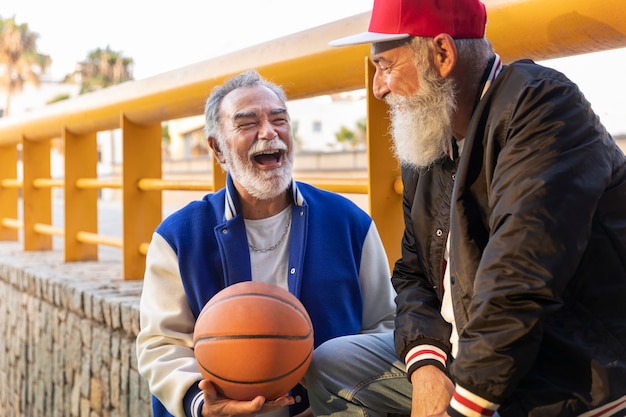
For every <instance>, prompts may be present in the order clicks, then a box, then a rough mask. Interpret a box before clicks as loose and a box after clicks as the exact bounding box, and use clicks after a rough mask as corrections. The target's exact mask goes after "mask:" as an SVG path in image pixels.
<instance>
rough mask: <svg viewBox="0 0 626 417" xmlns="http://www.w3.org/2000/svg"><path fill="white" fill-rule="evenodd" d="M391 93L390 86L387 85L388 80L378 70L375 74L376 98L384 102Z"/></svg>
mask: <svg viewBox="0 0 626 417" xmlns="http://www.w3.org/2000/svg"><path fill="white" fill-rule="evenodd" d="M389 91H390V90H389V86H388V85H387V80H386V79H385V76H384V74H383V73H382V72H381V71H379V70H376V72H375V73H374V97H376V98H377V99H379V100H382V99H384V98H385V96H386V95H387V94H388V93H389Z"/></svg>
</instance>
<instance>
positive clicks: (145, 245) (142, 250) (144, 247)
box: [139, 242, 150, 255]
mask: <svg viewBox="0 0 626 417" xmlns="http://www.w3.org/2000/svg"><path fill="white" fill-rule="evenodd" d="M148 246H150V244H149V243H146V242H144V243H142V244H141V245H139V253H140V254H142V255H146V254H148Z"/></svg>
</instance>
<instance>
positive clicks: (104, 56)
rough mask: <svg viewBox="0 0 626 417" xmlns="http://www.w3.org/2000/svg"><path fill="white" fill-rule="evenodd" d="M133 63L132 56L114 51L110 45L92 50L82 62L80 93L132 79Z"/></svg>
mask: <svg viewBox="0 0 626 417" xmlns="http://www.w3.org/2000/svg"><path fill="white" fill-rule="evenodd" d="M133 63H134V61H133V59H132V58H128V57H124V56H123V55H122V52H118V51H113V50H112V49H111V47H110V46H108V45H107V47H106V48H105V49H101V48H96V49H94V50H92V51H90V52H89V53H88V54H87V59H86V60H85V61H83V62H81V63H80V76H81V87H80V94H84V93H88V92H90V91H95V90H99V89H101V88H106V87H110V86H112V85H115V84H120V83H123V82H125V81H129V80H132V79H133V71H132V65H133Z"/></svg>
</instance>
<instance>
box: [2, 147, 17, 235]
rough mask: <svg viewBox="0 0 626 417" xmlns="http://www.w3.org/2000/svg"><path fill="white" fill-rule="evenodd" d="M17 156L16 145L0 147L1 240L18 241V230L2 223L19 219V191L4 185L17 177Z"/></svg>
mask: <svg viewBox="0 0 626 417" xmlns="http://www.w3.org/2000/svg"><path fill="white" fill-rule="evenodd" d="M17 155H18V153H17V146H16V145H15V144H13V145H6V146H0V240H17V239H18V233H17V230H16V229H14V228H9V227H5V226H4V225H3V223H2V219H17V207H18V206H17V205H18V201H17V200H18V190H17V189H16V188H9V187H4V186H3V185H2V181H3V180H14V179H15V178H16V177H17Z"/></svg>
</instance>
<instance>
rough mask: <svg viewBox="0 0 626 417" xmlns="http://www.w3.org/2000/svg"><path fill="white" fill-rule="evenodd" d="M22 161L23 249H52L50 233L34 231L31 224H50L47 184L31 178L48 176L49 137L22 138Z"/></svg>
mask: <svg viewBox="0 0 626 417" xmlns="http://www.w3.org/2000/svg"><path fill="white" fill-rule="evenodd" d="M22 161H23V162H24V169H23V172H24V185H23V187H22V190H23V204H24V250H27V251H35V250H50V249H52V236H50V235H45V234H41V233H37V231H36V230H35V225H36V224H37V223H41V224H47V225H49V224H52V198H51V197H52V193H51V191H50V188H47V187H46V188H37V187H35V184H34V180H35V179H39V178H50V140H37V141H35V140H29V139H28V138H22Z"/></svg>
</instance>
